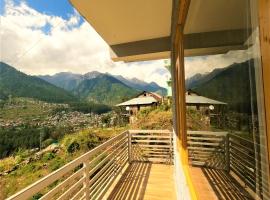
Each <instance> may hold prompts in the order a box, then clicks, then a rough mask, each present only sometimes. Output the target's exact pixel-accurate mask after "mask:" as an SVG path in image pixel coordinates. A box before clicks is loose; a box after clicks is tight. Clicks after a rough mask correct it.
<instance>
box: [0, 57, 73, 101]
mask: <svg viewBox="0 0 270 200" xmlns="http://www.w3.org/2000/svg"><path fill="white" fill-rule="evenodd" d="M9 96H13V97H29V98H35V99H39V100H42V101H47V102H56V103H64V102H65V103H66V102H73V101H77V100H78V99H77V98H76V97H74V95H72V94H71V93H69V92H67V91H65V90H63V89H62V88H58V87H56V86H55V85H52V84H50V83H48V82H46V81H44V80H42V79H40V78H37V77H34V76H29V75H26V74H24V73H22V72H20V71H18V70H16V69H15V68H13V67H11V66H9V65H7V64H6V63H3V62H0V98H1V99H4V98H8V97H9Z"/></svg>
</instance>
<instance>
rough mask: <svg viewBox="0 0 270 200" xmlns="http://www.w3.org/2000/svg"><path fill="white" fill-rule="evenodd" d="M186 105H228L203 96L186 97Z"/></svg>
mask: <svg viewBox="0 0 270 200" xmlns="http://www.w3.org/2000/svg"><path fill="white" fill-rule="evenodd" d="M186 103H187V104H215V105H218V104H219V105H226V104H227V103H224V102H221V101H216V100H214V99H209V98H207V97H203V96H191V95H186Z"/></svg>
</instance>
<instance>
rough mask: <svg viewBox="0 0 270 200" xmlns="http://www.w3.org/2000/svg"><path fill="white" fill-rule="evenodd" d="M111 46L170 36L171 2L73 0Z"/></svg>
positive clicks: (153, 0)
mask: <svg viewBox="0 0 270 200" xmlns="http://www.w3.org/2000/svg"><path fill="white" fill-rule="evenodd" d="M70 2H71V3H72V4H73V5H74V7H75V8H77V10H78V11H79V12H80V14H81V15H83V16H84V17H85V19H86V20H87V21H88V22H89V23H90V24H91V25H92V26H93V27H94V29H95V30H96V31H97V32H98V33H99V34H100V35H101V37H102V38H103V39H104V40H105V41H106V42H107V43H108V44H109V45H113V44H121V43H127V42H133V41H140V40H147V39H153V38H159V37H165V36H169V35H170V33H171V31H170V30H171V14H172V0H70Z"/></svg>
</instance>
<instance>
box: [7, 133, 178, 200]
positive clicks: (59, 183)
mask: <svg viewBox="0 0 270 200" xmlns="http://www.w3.org/2000/svg"><path fill="white" fill-rule="evenodd" d="M172 142H173V141H172V133H171V132H170V131H167V130H131V131H125V132H123V133H121V134H119V135H117V136H115V137H113V138H111V139H109V140H108V141H106V142H105V143H103V144H101V145H100V146H98V147H96V148H94V149H92V150H91V151H89V152H87V153H85V154H84V155H82V156H80V157H78V158H77V159H75V160H73V161H71V162H69V163H68V164H66V165H64V166H63V167H61V168H60V169H58V170H56V171H54V172H52V173H51V174H49V175H47V176H45V177H44V178H42V179H40V180H39V181H37V182H35V183H33V184H32V185H30V186H28V187H26V188H25V189H23V190H21V191H20V192H18V193H16V194H14V195H13V196H11V197H9V198H8V200H24V199H29V198H32V197H33V196H34V195H36V194H40V196H41V197H40V199H41V200H48V199H50V200H51V199H58V200H62V199H72V200H75V199H103V198H104V196H105V195H106V193H107V192H108V191H109V189H110V187H112V185H113V183H114V182H115V181H116V179H117V177H119V176H121V172H122V171H124V170H125V168H126V167H127V166H128V165H129V164H131V163H132V162H136V161H147V162H160V163H165V161H167V162H170V163H172V155H173V153H172V152H173V146H172ZM163 146H164V148H163ZM142 152H143V153H142ZM166 154H168V155H166Z"/></svg>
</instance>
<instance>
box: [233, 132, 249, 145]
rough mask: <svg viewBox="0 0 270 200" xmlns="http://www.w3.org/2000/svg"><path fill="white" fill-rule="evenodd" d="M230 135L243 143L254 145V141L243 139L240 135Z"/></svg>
mask: <svg viewBox="0 0 270 200" xmlns="http://www.w3.org/2000/svg"><path fill="white" fill-rule="evenodd" d="M229 135H230V137H234V138H236V139H239V140H242V141H245V142H248V143H252V144H254V143H253V141H252V140H249V139H246V138H243V137H241V136H239V135H236V134H232V133H229Z"/></svg>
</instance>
